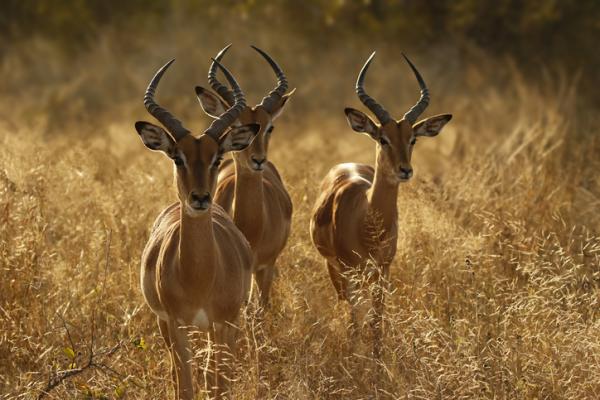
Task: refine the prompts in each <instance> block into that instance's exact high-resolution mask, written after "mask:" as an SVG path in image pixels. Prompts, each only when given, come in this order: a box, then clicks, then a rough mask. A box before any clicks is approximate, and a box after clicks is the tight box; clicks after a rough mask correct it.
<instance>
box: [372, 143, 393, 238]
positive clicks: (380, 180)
mask: <svg viewBox="0 0 600 400" xmlns="http://www.w3.org/2000/svg"><path fill="white" fill-rule="evenodd" d="M381 158H382V157H381V154H380V150H379V148H378V149H377V161H376V163H375V176H374V178H373V185H372V186H371V189H370V190H369V192H368V199H369V208H370V210H371V211H374V213H375V215H378V216H381V218H382V220H383V228H384V229H385V230H386V231H387V230H389V229H390V228H391V227H392V226H393V225H395V224H396V222H397V220H398V205H397V198H398V182H397V181H396V180H394V179H392V178H390V176H391V175H392V173H391V172H390V171H388V168H386V166H387V164H386V163H385V162H383V161H382V159H381Z"/></svg>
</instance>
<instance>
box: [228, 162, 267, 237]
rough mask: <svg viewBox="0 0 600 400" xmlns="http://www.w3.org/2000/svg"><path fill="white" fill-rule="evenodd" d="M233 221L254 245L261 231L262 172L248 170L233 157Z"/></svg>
mask: <svg viewBox="0 0 600 400" xmlns="http://www.w3.org/2000/svg"><path fill="white" fill-rule="evenodd" d="M234 164H235V191H234V198H233V222H235V225H236V226H237V227H238V228H239V230H240V231H242V233H243V234H244V236H245V237H246V239H247V240H248V242H249V243H250V245H252V246H253V245H254V244H255V243H256V242H257V241H258V240H260V237H261V235H262V231H263V213H262V210H263V207H262V206H263V182H262V179H263V173H262V172H257V171H253V170H250V169H249V168H247V167H244V166H243V165H241V164H242V163H241V162H238V160H237V159H235V158H234Z"/></svg>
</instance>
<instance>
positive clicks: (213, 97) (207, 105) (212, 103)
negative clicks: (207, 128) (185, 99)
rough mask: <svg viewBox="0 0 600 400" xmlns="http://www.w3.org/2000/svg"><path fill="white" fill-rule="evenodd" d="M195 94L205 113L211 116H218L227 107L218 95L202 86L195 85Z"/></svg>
mask: <svg viewBox="0 0 600 400" xmlns="http://www.w3.org/2000/svg"><path fill="white" fill-rule="evenodd" d="M195 90H196V96H197V97H198V101H199V102H200V105H201V106H202V109H203V110H204V112H205V113H206V114H208V115H209V116H210V117H213V118H219V116H220V115H221V114H223V113H224V112H225V111H227V109H228V108H229V107H228V106H227V104H225V102H224V101H223V99H221V97H220V96H218V95H217V94H215V93H213V92H211V91H210V90H208V89H204V88H203V87H202V86H196V88H195Z"/></svg>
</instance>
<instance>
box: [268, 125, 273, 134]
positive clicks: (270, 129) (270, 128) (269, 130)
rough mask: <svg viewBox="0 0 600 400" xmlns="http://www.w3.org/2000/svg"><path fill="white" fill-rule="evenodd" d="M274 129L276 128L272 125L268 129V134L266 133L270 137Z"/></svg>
mask: <svg viewBox="0 0 600 400" xmlns="http://www.w3.org/2000/svg"><path fill="white" fill-rule="evenodd" d="M273 129H275V127H274V126H273V125H271V126H270V127H269V129H267V132H266V133H267V134H268V135H270V134H271V132H273Z"/></svg>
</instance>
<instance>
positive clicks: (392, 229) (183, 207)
mask: <svg viewBox="0 0 600 400" xmlns="http://www.w3.org/2000/svg"><path fill="white" fill-rule="evenodd" d="M229 47H230V46H227V47H225V48H224V49H223V50H222V51H221V52H220V53H219V54H218V55H217V56H216V57H215V58H214V59H212V64H211V66H210V69H209V73H208V82H209V84H210V86H211V88H212V89H213V90H214V92H212V91H210V90H208V89H205V88H203V87H200V86H197V87H196V94H197V96H198V100H199V102H200V104H201V106H202V108H203V110H204V111H205V112H206V113H207V114H208V115H209V116H211V117H212V118H214V121H213V122H212V124H211V125H210V126H209V127H208V128H207V129H206V130H205V131H204V132H203V133H201V134H200V135H194V134H192V132H190V131H189V130H188V129H186V128H185V127H184V126H183V124H182V123H181V121H179V120H178V119H177V118H176V117H175V116H174V115H173V114H172V113H171V112H169V111H168V110H167V109H165V108H163V107H162V106H160V105H159V104H158V103H157V102H156V100H155V98H154V96H155V92H156V89H157V86H158V84H159V81H160V79H161V78H162V76H163V74H164V73H165V71H166V70H167V69H168V68H169V66H170V65H171V64H172V63H173V61H174V60H171V61H169V62H168V63H167V64H165V65H164V66H163V67H162V68H160V69H159V70H158V72H157V73H156V75H155V76H154V77H153V78H152V80H151V81H150V84H149V85H148V88H147V90H146V93H145V96H144V105H145V107H146V109H147V110H148V112H149V113H150V114H151V115H152V116H153V117H154V118H156V120H158V121H159V122H160V123H161V124H162V127H161V126H158V125H154V124H152V123H149V122H144V121H138V122H136V124H135V128H136V130H137V132H138V134H139V135H140V138H141V139H142V142H143V143H144V145H145V146H146V147H148V148H149V149H151V150H155V151H161V152H163V153H165V154H166V155H167V156H168V157H169V158H171V159H172V160H173V162H174V164H175V167H174V174H175V179H176V186H177V194H178V198H179V201H178V202H176V203H174V204H172V205H170V206H169V207H167V208H166V209H165V210H163V211H162V212H161V213H160V215H159V216H158V218H157V219H156V221H155V223H154V226H153V227H152V230H151V234H150V238H149V240H148V243H147V244H146V247H145V248H144V251H143V254H142V263H141V264H142V265H141V287H142V293H143V295H144V298H145V300H146V303H147V304H148V306H149V307H150V309H151V310H152V311H153V312H154V314H156V317H157V320H158V326H159V329H160V333H161V335H162V336H163V338H164V340H165V343H166V345H167V348H168V349H169V352H170V355H171V365H172V374H173V382H174V385H175V392H176V396H177V399H193V398H194V382H193V376H192V375H193V374H192V366H191V361H192V358H193V352H192V348H191V345H190V341H189V338H188V333H189V332H190V330H200V331H203V332H207V333H208V335H209V338H210V341H211V343H212V344H213V351H211V352H210V360H209V362H210V366H209V368H207V369H206V371H205V374H206V375H205V383H206V390H207V392H208V393H209V394H210V396H211V398H221V397H222V396H224V395H228V391H227V388H228V377H229V375H230V372H229V369H230V367H231V362H228V361H227V362H225V361H224V360H222V358H224V357H226V355H227V354H230V355H233V356H235V345H236V334H237V330H238V329H237V328H236V322H237V318H238V315H239V314H240V311H241V309H242V308H243V306H244V305H245V304H246V303H247V302H248V301H249V297H250V293H251V286H252V277H254V280H255V282H256V285H257V288H258V292H259V296H260V299H259V301H260V305H261V306H262V307H263V308H266V307H267V306H268V304H269V293H270V289H271V284H272V282H273V278H274V276H275V272H276V270H275V262H276V260H277V258H278V256H279V255H280V254H281V252H282V250H283V248H284V247H285V245H286V242H287V240H288V237H289V234H290V226H291V217H292V202H291V199H290V196H289V194H288V192H287V190H286V188H285V185H284V183H283V180H282V179H281V176H280V174H279V172H278V171H277V168H276V167H275V165H274V164H273V163H271V162H270V161H269V160H268V149H269V140H270V136H271V134H272V132H273V123H274V121H275V119H276V118H277V117H278V116H279V115H280V114H281V112H282V111H283V109H284V107H285V105H286V103H287V101H288V100H289V98H290V96H291V95H292V94H293V92H294V90H292V91H290V92H287V89H288V82H287V79H286V76H285V74H284V73H283V71H282V69H281V68H280V67H279V65H278V64H277V63H276V62H275V61H274V60H273V59H272V58H271V57H270V56H269V55H268V54H267V53H265V52H264V51H262V50H261V49H259V48H257V47H254V46H252V48H253V49H254V50H256V51H257V52H258V53H259V54H260V55H261V56H262V57H263V58H264V59H265V60H266V61H267V62H268V64H269V65H270V67H271V68H272V69H273V71H274V72H275V75H276V77H277V86H276V87H275V89H273V90H272V91H271V92H270V93H269V94H268V95H267V96H266V97H265V98H264V99H263V100H262V102H261V103H260V104H258V105H256V106H254V107H251V106H248V105H247V104H246V100H245V97H244V93H243V92H242V90H241V88H240V86H239V84H238V83H237V82H236V80H235V78H234V77H233V76H232V75H231V73H230V72H229V71H228V70H227V69H226V68H225V67H224V66H223V65H222V64H221V61H222V59H223V56H224V55H225V53H226V52H227V50H228V49H229ZM374 55H375V53H373V54H372V55H371V56H370V57H369V59H368V60H367V62H366V63H365V64H364V66H363V68H362V70H361V71H360V73H359V75H358V80H357V82H356V93H357V95H358V98H359V99H360V101H361V102H362V103H363V104H364V105H365V106H366V107H367V108H368V109H369V110H370V111H371V112H372V113H373V114H374V115H375V117H376V118H377V120H378V121H379V123H377V122H375V121H373V120H372V119H371V118H370V117H369V116H368V115H366V114H365V113H363V112H361V111H358V110H355V109H352V108H346V109H345V113H346V118H347V120H348V122H349V124H350V126H351V128H352V129H353V130H355V131H357V132H360V133H365V134H367V135H369V136H370V137H371V138H372V139H373V140H375V141H376V146H377V147H376V164H375V168H373V167H371V166H369V165H364V164H355V163H347V164H340V165H337V166H335V167H333V168H332V169H331V170H330V172H329V173H328V174H327V176H326V177H325V179H324V180H323V182H322V184H321V189H320V195H319V198H318V200H317V202H316V205H315V208H314V212H313V215H312V218H311V221H310V233H311V238H312V241H313V243H314V245H315V247H316V249H317V251H318V252H319V253H320V254H321V255H322V256H323V257H324V258H325V261H326V264H327V269H328V271H329V275H330V278H331V281H332V283H333V286H334V288H335V290H336V292H337V295H338V297H339V298H340V299H343V300H346V301H348V302H349V303H350V305H351V332H352V333H353V335H354V333H355V332H356V331H357V330H358V328H359V323H360V322H364V321H366V320H367V318H366V312H365V311H366V309H372V310H373V317H372V318H370V319H369V320H370V321H371V327H372V329H373V335H374V336H373V337H374V340H373V356H374V357H375V358H379V357H380V353H381V320H382V316H383V306H384V289H385V282H386V281H387V279H388V277H389V267H390V264H391V262H392V259H393V258H394V255H395V253H396V241H397V235H398V223H397V219H398V210H397V202H396V198H397V193H398V185H399V183H400V182H405V181H407V180H409V179H410V178H411V176H412V167H411V157H412V152H413V148H414V146H415V143H416V141H417V138H418V137H419V136H436V135H437V134H438V133H439V132H440V131H441V129H442V128H443V127H444V125H445V124H446V123H447V122H448V121H450V119H451V118H452V116H451V115H450V114H442V115H436V116H433V117H429V118H427V119H424V120H421V121H419V122H417V119H418V117H419V116H420V115H421V114H422V113H423V111H424V110H425V109H426V107H427V105H428V103H429V91H428V89H427V86H426V85H425V82H424V80H423V78H422V77H421V75H420V74H419V72H418V70H417V69H416V68H415V66H414V65H413V64H412V63H411V62H410V60H409V59H408V58H406V56H404V55H403V56H404V58H405V59H406V61H407V63H408V65H409V66H410V68H411V69H412V71H413V73H414V75H415V77H416V79H417V81H418V83H419V86H420V88H421V97H420V99H419V101H418V102H417V103H416V104H415V105H414V106H413V107H412V108H411V109H410V110H409V111H408V112H406V114H404V116H403V117H402V118H401V119H400V120H395V119H393V118H392V117H391V116H390V114H389V113H388V112H387V111H386V110H385V109H384V108H383V106H381V105H380V104H379V103H378V102H377V101H375V100H374V99H373V98H372V97H370V96H369V95H367V94H366V92H365V89H364V81H365V76H366V73H367V70H368V68H369V65H370V64H371V62H372V60H373V57H374ZM218 69H220V70H221V71H222V72H223V74H224V76H225V77H226V79H227V82H228V83H229V87H228V86H227V85H224V84H222V83H221V82H219V81H218V79H217V70H218ZM286 92H287V93H286ZM229 152H231V154H232V157H231V159H228V160H225V161H223V157H224V156H225V154H226V153H229ZM365 287H366V288H372V291H371V293H372V299H371V301H372V304H371V305H370V306H368V305H367V306H368V307H365V304H364V302H363V301H360V298H361V297H362V296H361V294H360V290H362V289H364V288H365ZM224 350H227V351H224Z"/></svg>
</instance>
